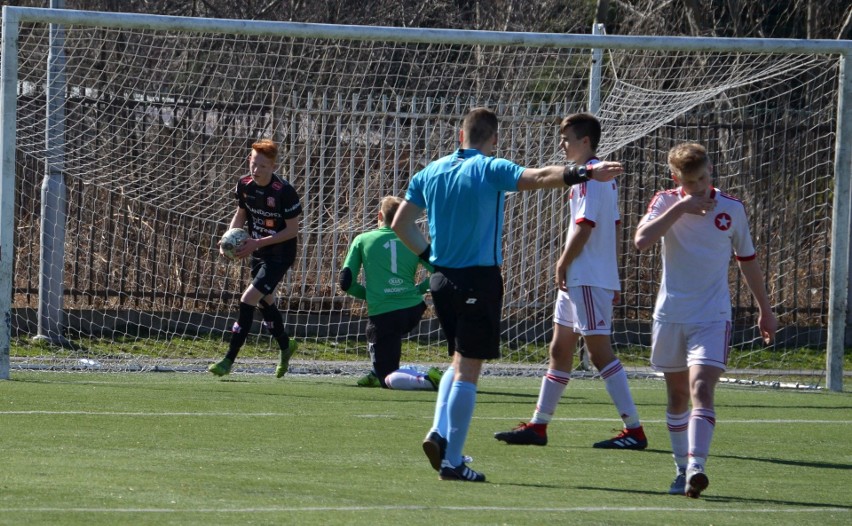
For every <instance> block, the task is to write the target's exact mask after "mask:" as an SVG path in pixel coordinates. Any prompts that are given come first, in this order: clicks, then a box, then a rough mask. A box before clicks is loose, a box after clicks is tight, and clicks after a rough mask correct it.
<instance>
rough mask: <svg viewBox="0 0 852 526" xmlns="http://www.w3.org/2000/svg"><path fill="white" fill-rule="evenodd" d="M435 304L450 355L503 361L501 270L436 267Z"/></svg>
mask: <svg viewBox="0 0 852 526" xmlns="http://www.w3.org/2000/svg"><path fill="white" fill-rule="evenodd" d="M429 289H430V290H431V291H432V301H433V302H434V304H435V312H436V314H437V315H438V321H440V322H441V328H442V329H443V330H444V335H445V336H446V338H447V343H448V345H449V352H450V355H451V356H452V354H453V353H454V352H458V353H459V354H461V355H462V356H464V357H465V358H476V359H479V360H494V359H497V358H499V357H500V318H501V316H502V311H503V276H502V275H501V274H500V267H467V268H460V269H457V268H443V267H437V266H436V267H435V272H433V273H432V277H431V278H430V280H429Z"/></svg>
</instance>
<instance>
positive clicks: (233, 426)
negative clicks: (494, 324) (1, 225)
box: [0, 371, 852, 526]
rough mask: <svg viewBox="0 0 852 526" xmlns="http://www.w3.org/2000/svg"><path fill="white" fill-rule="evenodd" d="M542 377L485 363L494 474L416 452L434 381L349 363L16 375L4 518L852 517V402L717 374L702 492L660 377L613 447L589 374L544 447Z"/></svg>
mask: <svg viewBox="0 0 852 526" xmlns="http://www.w3.org/2000/svg"><path fill="white" fill-rule="evenodd" d="M539 382H540V380H539V379H538V378H495V377H485V378H483V380H482V381H481V383H480V386H479V390H480V393H479V396H478V404H477V409H476V413H475V415H474V421H473V424H472V427H471V431H470V435H469V437H468V442H467V448H466V449H467V450H466V453H467V454H469V455H472V456H473V457H474V462H473V464H472V466H473V467H475V468H476V469H478V470H481V471H483V472H484V473H485V474H486V475H487V477H488V482H487V483H485V484H472V483H459V482H442V481H439V480H438V477H437V475H436V473H435V472H434V471H432V469H431V468H430V467H429V464H428V462H427V461H426V458H425V457H424V456H423V453H422V451H421V449H420V442H421V440H422V438H423V436H424V435H425V433H426V431H427V430H428V428H429V426H430V424H431V420H432V411H433V405H434V398H435V395H434V393H432V392H401V391H386V390H380V389H363V388H357V387H355V386H354V378H353V377H331V376H307V375H291V376H288V377H285V378H284V379H282V380H275V379H274V378H273V377H272V376H269V375H247V374H244V375H241V374H236V375H232V376H231V377H226V378H225V379H223V380H219V379H215V378H213V377H212V376H207V375H201V374H180V373H136V374H116V373H67V372H62V373H59V372H55V373H49V372H25V371H13V373H12V380H11V381H6V382H0V437H2V438H0V447H2V451H3V456H4V462H3V467H2V468H0V524H63V525H65V524H87V525H91V524H109V525H114V524H134V525H137V524H406V525H418V524H423V525H430V526H436V525H441V524H546V523H553V524H575V523H576V524H684V523H690V524H749V525H751V524H769V523H771V524H797V525H802V524H849V523H852V496H850V490H849V486H850V485H849V483H850V481H852V440H850V438H849V436H850V431H852V397H850V395H849V393H843V394H838V393H829V392H793V391H784V390H780V391H779V390H764V389H757V388H737V387H730V386H721V387H720V389H719V392H718V394H717V415H718V423H717V427H716V434H715V438H714V441H713V447H712V451H711V458H710V460H709V462H708V466H707V467H708V475H709V476H710V487H709V488H708V489H707V491H706V492H705V495H704V496H703V497H702V498H701V499H699V500H692V499H688V498H686V497H678V496H669V495H667V494H666V493H665V492H666V490H667V489H668V485H669V482H670V481H671V479H672V477H673V475H674V467H673V464H672V461H671V456H670V453H669V451H668V449H669V444H668V435H667V433H666V429H665V422H664V416H665V405H664V400H665V393H664V386H663V384H662V383H661V382H659V381H654V380H637V381H631V387H632V388H633V392H634V397H635V399H636V402H637V405H638V407H639V410H640V412H641V415H642V417H643V420H644V421H645V428H646V431H647V433H648V437H649V441H650V445H649V449H647V450H645V451H625V452H620V451H607V450H596V449H592V448H591V444H592V442H594V441H596V440H599V439H602V438H606V437H608V436H610V435H611V434H612V432H613V430H615V429H616V428H618V427H619V424H620V421H619V420H618V419H617V415H616V414H615V410H614V408H613V407H612V405H611V403H610V401H609V398H608V396H607V393H606V391H605V390H604V384H603V382H602V381H600V380H575V381H573V382H572V383H571V384H570V385H569V388H568V390H567V391H566V396H565V397H564V398H563V401H562V404H561V405H560V407H559V410H558V412H557V415H556V416H557V419H556V421H555V422H554V423H553V424H552V425H551V427H550V443H549V444H548V446H546V447H532V446H526V447H525V446H507V445H505V444H503V443H499V442H497V441H495V440H494V439H493V437H492V433H493V432H495V431H501V430H505V429H508V428H510V427H513V426H514V425H515V424H517V422H518V421H520V420H527V419H529V417H530V415H531V414H532V410H533V408H534V405H535V401H536V396H537V393H538V385H539Z"/></svg>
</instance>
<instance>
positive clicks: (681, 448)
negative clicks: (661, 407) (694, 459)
mask: <svg viewBox="0 0 852 526" xmlns="http://www.w3.org/2000/svg"><path fill="white" fill-rule="evenodd" d="M666 426H667V427H668V429H669V439H670V440H671V443H672V456H673V457H674V461H675V465H676V466H677V468H678V469H686V461H687V455H688V453H689V433H688V430H689V411H686V412H684V413H681V414H677V415H673V414H671V413H669V412H668V411H667V412H666Z"/></svg>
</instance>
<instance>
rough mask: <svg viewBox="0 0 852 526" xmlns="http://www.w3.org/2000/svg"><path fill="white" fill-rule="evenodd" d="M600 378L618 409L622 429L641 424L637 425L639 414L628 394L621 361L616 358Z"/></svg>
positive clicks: (632, 427)
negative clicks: (622, 424)
mask: <svg viewBox="0 0 852 526" xmlns="http://www.w3.org/2000/svg"><path fill="white" fill-rule="evenodd" d="M601 378H603V379H604V384H605V385H606V392H607V393H609V397H610V398H612V401H613V403H614V404H615V408H616V409H618V414H619V416H621V420H622V421H623V422H624V427H626V428H627V429H636V428H637V427H639V426H640V425H641V424H640V423H639V412H638V411H637V410H636V404H634V403H633V396H632V395H631V394H630V387H629V386H628V385H627V372H625V370H624V367H623V366H622V365H621V361H620V360H619V359H618V358H616V359H615V360H613V361H612V362H610V363H609V365H607V366H606V367H604V368H603V370H601Z"/></svg>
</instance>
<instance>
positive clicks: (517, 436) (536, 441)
mask: <svg viewBox="0 0 852 526" xmlns="http://www.w3.org/2000/svg"><path fill="white" fill-rule="evenodd" d="M537 425H541V424H527V423H524V422H521V424H520V425H519V426H517V427H516V428H514V429H512V430H511V431H502V432H500V433H494V438H496V439H497V440H501V441H503V442H505V443H507V444H517V445H524V446H526V445H533V446H546V445H547V431H546V430H545V429H544V428H542V429H541V431H536V429H535V426H537Z"/></svg>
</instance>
